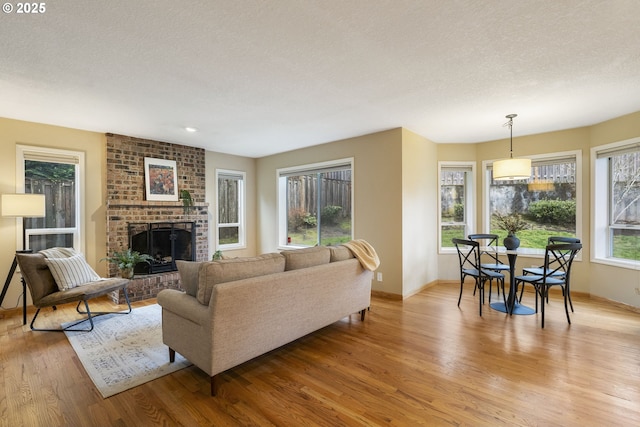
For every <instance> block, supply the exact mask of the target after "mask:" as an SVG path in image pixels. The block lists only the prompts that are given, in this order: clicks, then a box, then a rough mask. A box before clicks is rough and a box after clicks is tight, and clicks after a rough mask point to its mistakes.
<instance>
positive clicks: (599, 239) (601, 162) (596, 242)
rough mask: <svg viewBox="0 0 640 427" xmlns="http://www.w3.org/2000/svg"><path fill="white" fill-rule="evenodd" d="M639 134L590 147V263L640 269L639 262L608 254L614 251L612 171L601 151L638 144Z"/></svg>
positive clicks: (609, 151) (612, 152)
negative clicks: (610, 219)
mask: <svg viewBox="0 0 640 427" xmlns="http://www.w3.org/2000/svg"><path fill="white" fill-rule="evenodd" d="M639 143H640V137H636V138H630V139H625V140H623V141H616V142H612V143H609V144H603V145H598V146H596V147H591V152H590V155H591V170H590V172H591V221H590V224H589V225H590V234H591V262H593V263H597V264H604V265H609V266H612V267H619V268H625V269H629V270H640V262H639V261H634V260H624V259H621V258H613V257H611V256H609V254H610V253H611V252H612V250H611V249H612V248H611V241H610V239H609V214H610V208H611V202H612V201H611V197H612V195H611V192H610V184H611V183H610V173H609V172H610V171H609V162H608V158H609V157H610V156H601V154H603V153H605V154H612V155H615V154H616V150H619V149H621V147H626V146H631V145H634V144H635V145H637V144H639Z"/></svg>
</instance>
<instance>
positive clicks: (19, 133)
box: [0, 112, 640, 307]
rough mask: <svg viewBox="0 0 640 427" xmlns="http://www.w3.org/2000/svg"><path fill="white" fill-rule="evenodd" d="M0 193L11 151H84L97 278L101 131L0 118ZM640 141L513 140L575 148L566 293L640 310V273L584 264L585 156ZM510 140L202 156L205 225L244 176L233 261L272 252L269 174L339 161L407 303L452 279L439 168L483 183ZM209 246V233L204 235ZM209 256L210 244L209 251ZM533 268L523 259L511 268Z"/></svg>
mask: <svg viewBox="0 0 640 427" xmlns="http://www.w3.org/2000/svg"><path fill="white" fill-rule="evenodd" d="M0 130H1V132H0V192H1V193H13V192H15V191H16V190H15V183H16V177H15V173H16V172H15V171H16V168H15V163H16V150H15V146H16V144H18V143H19V144H26V145H37V146H44V147H54V148H61V149H72V150H79V151H84V152H85V154H86V163H87V168H86V173H87V176H86V180H85V192H84V197H83V199H84V200H85V203H84V204H83V215H84V219H85V221H84V236H85V253H86V256H87V260H88V261H89V263H90V264H91V265H92V266H94V268H96V270H97V271H98V272H99V273H101V274H104V273H105V271H106V265H105V264H104V263H99V262H98V260H99V259H100V258H102V257H103V256H105V250H106V238H105V234H106V229H105V223H106V219H105V212H106V210H105V204H104V202H105V197H106V196H105V194H104V191H105V189H104V187H105V185H104V182H105V180H106V176H105V174H106V159H105V150H106V148H105V147H106V139H105V136H104V135H103V134H101V133H96V132H87V131H81V130H74V129H68V128H61V127H56V126H49V125H44V124H37V123H29V122H21V121H16V120H9V119H3V118H0ZM638 136H640V112H638V113H634V114H630V115H627V116H623V117H620V118H616V119H613V120H610V121H607V122H604V123H601V124H597V125H594V126H590V127H585V128H579V129H570V130H564V131H559V132H549V133H545V134H539V135H532V136H527V137H517V136H516V137H515V138H514V152H515V155H516V156H517V155H534V154H542V153H550V152H558V151H568V150H582V158H583V175H582V181H581V182H582V186H583V193H582V194H583V200H582V204H581V208H582V213H583V221H582V226H581V237H582V239H583V241H584V243H585V249H584V251H583V254H582V260H581V261H580V262H578V263H577V264H576V267H575V271H574V275H575V276H574V277H575V279H574V280H573V281H572V284H573V286H574V290H577V291H583V292H591V293H593V294H594V295H598V296H601V297H604V298H607V299H611V300H614V301H620V302H623V303H625V304H629V305H634V306H636V307H640V296H639V295H637V294H636V293H635V288H637V287H640V271H639V270H630V269H624V268H620V267H612V266H608V265H603V264H597V263H595V262H592V261H591V260H590V253H591V249H590V244H591V240H590V238H589V235H590V221H591V217H590V215H589V212H590V203H591V193H590V192H591V190H590V188H591V184H590V179H591V177H590V148H591V147H594V146H598V145H603V144H608V143H611V142H615V141H620V140H625V139H629V138H634V137H638ZM507 153H508V140H507V139H502V140H498V141H490V142H486V143H480V144H435V143H433V142H431V141H428V140H426V139H424V138H422V137H420V136H419V135H416V134H414V133H412V132H410V131H408V130H406V129H400V128H398V129H392V130H389V131H385V132H379V133H375V134H371V135H365V136H360V137H355V138H350V139H345V140H341V141H335V142H331V143H327V144H323V145H318V146H315V147H310V148H305V149H301V150H295V151H291V152H287V153H282V154H278V155H274V156H268V157H264V158H261V159H249V158H243V157H238V156H230V155H225V154H220V153H214V152H207V153H206V173H207V183H208V186H207V201H208V202H209V204H210V217H209V219H210V220H211V221H212V224H214V222H213V221H214V220H215V217H214V214H215V210H214V209H215V207H216V201H215V185H214V183H215V169H216V168H223V169H231V170H240V171H245V172H247V248H246V249H244V250H240V251H233V252H232V253H230V254H228V255H231V256H250V255H255V254H259V253H264V252H270V251H275V250H277V249H278V247H277V239H278V236H277V225H278V221H277V214H278V212H277V194H276V169H278V168H284V167H291V166H298V165H304V164H309V163H317V162H322V161H329V160H334V159H341V158H348V157H353V158H354V161H355V162H354V214H355V218H354V224H355V230H354V237H355V238H362V239H366V240H368V241H369V242H370V243H371V244H373V245H374V247H375V248H376V250H377V251H378V253H379V255H380V259H381V265H380V268H379V269H378V272H381V273H383V281H381V282H378V281H375V280H374V283H373V289H374V290H375V291H379V292H383V293H389V294H395V295H399V296H405V297H406V296H409V295H411V294H412V293H414V292H416V291H418V290H419V289H420V288H421V287H423V286H424V285H426V284H428V283H431V282H433V281H434V280H436V279H442V280H457V279H458V277H459V276H458V272H457V259H456V257H455V255H441V254H438V253H437V245H436V242H435V237H436V235H437V233H436V231H437V216H438V212H437V209H436V207H437V197H439V183H438V177H437V161H439V160H442V161H444V160H447V161H452V160H463V161H474V160H475V161H476V162H477V178H478V182H479V183H480V182H481V174H482V171H481V166H482V161H483V160H494V159H498V158H502V157H505V156H506V154H507ZM481 201H482V194H481V189H480V185H479V186H478V194H477V204H478V227H479V228H480V227H481V224H482V216H481V214H482V209H481V206H482V203H481ZM211 233H212V234H211V239H212V240H210V241H212V242H213V241H214V240H213V237H214V235H213V233H214V229H213V227H212V228H211ZM16 234H17V231H16V221H15V220H13V219H7V218H4V219H3V218H0V238H1V239H2V241H3V242H5V244H4V245H3V246H2V248H0V257H2V259H5V260H6V262H5V264H2V263H0V276H1V277H6V274H7V272H8V270H9V267H10V263H11V260H12V259H13V252H14V251H15V249H16V243H17V242H19V240H20V239H21V236H17V235H16ZM214 250H215V248H214V247H213V245H210V251H211V252H213V251H214ZM539 261H540V260H539V259H535V258H531V257H521V258H520V259H519V262H518V268H521V267H524V266H528V265H532V264H537V263H538V262H539ZM19 293H20V285H19V282H18V280H14V281H13V283H12V285H11V287H10V291H9V293H8V295H7V297H6V298H5V302H4V306H5V307H12V306H14V305H15V304H16V301H17V299H18V295H19Z"/></svg>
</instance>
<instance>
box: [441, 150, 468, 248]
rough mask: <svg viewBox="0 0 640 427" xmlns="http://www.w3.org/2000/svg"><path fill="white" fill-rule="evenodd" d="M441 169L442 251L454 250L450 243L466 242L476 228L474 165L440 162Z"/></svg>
mask: <svg viewBox="0 0 640 427" xmlns="http://www.w3.org/2000/svg"><path fill="white" fill-rule="evenodd" d="M438 168H439V175H440V207H439V211H440V227H439V230H440V248H441V249H442V248H453V247H454V246H453V243H451V239H453V238H458V239H466V238H467V236H468V235H469V234H470V233H471V230H473V224H475V211H476V209H475V203H474V193H475V192H474V190H473V182H474V180H473V177H474V176H475V163H450V162H439V163H438Z"/></svg>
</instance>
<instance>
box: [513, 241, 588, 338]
mask: <svg viewBox="0 0 640 427" xmlns="http://www.w3.org/2000/svg"><path fill="white" fill-rule="evenodd" d="M581 249H582V244H581V243H557V244H551V245H547V247H546V248H545V252H544V265H543V266H542V274H523V275H520V276H516V277H515V281H516V286H518V285H520V284H522V285H523V287H524V284H529V285H532V286H533V288H534V291H535V295H536V313H537V312H538V296H539V297H540V300H541V302H540V307H541V310H540V311H541V313H542V322H541V325H542V327H543V328H544V307H545V305H546V304H547V302H548V300H549V289H550V288H551V287H552V286H560V288H561V289H562V295H563V297H564V311H565V313H566V315H567V321H568V322H569V324H571V318H570V317H569V306H568V301H569V298H570V297H569V282H570V277H571V265H572V264H573V260H574V258H575V257H576V254H577V253H578V252H579V251H580V250H581Z"/></svg>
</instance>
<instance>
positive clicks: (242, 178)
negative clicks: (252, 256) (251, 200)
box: [214, 169, 247, 251]
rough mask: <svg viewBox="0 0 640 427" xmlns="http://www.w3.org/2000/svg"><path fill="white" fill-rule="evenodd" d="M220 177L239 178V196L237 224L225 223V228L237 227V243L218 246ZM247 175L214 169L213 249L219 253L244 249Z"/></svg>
mask: <svg viewBox="0 0 640 427" xmlns="http://www.w3.org/2000/svg"><path fill="white" fill-rule="evenodd" d="M221 175H230V176H234V177H239V179H238V189H239V191H240V194H239V195H238V198H239V199H240V200H238V202H239V203H238V219H239V222H237V223H225V227H238V243H231V244H226V245H221V244H220V218H219V216H218V215H219V212H220V211H219V209H218V203H219V202H218V201H219V194H218V180H219V179H220V176H221ZM246 185H247V173H246V172H244V171H236V170H230V169H216V171H215V193H216V210H215V218H216V224H215V230H214V233H215V249H216V250H221V251H230V250H238V249H246V247H247V240H246V228H247V220H246V215H245V212H246V204H247V189H246Z"/></svg>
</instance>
